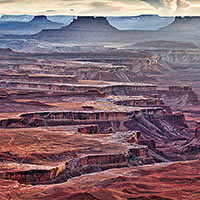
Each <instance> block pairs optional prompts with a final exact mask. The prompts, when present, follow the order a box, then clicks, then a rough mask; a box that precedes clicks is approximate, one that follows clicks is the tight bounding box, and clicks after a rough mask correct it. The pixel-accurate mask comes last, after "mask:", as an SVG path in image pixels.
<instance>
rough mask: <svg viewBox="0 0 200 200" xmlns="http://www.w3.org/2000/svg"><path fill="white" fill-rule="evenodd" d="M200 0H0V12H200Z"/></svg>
mask: <svg viewBox="0 0 200 200" xmlns="http://www.w3.org/2000/svg"><path fill="white" fill-rule="evenodd" d="M199 11H200V0H99V1H95V0H56V1H55V0H43V1H40V0H0V15H19V14H31V15H58V14H65V15H83V16H84V15H94V16H95V15H96V16H136V15H141V14H158V15H161V16H188V15H191V16H198V15H199Z"/></svg>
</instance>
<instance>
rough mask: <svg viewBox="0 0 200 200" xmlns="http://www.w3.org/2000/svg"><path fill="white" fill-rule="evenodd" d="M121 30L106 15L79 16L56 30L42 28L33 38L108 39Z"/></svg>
mask: <svg viewBox="0 0 200 200" xmlns="http://www.w3.org/2000/svg"><path fill="white" fill-rule="evenodd" d="M116 33H119V30H118V29H117V28H115V27H113V26H112V25H111V24H110V23H109V22H108V21H107V19H106V18H105V17H90V16H88V17H87V16H86V17H78V18H77V19H74V20H73V21H72V23H71V24H69V25H68V26H65V27H62V28H60V29H54V30H42V31H41V32H40V33H38V34H35V35H34V36H33V38H35V39H44V40H49V39H52V38H54V39H55V40H66V39H67V40H81V41H91V40H94V41H96V40H99V41H107V39H109V38H110V37H112V36H113V34H116Z"/></svg>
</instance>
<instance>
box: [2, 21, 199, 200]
mask: <svg viewBox="0 0 200 200" xmlns="http://www.w3.org/2000/svg"><path fill="white" fill-rule="evenodd" d="M42 18H43V20H47V18H46V17H42ZM36 19H37V17H36ZM36 19H35V18H34V19H33V20H36ZM40 20H41V19H40ZM182 20H183V19H182V18H176V19H175V21H174V22H173V23H172V24H170V25H168V26H167V27H165V28H162V29H159V30H154V31H153V32H155V33H156V34H157V33H159V34H160V33H162V32H163V31H166V30H167V31H171V32H173V27H174V26H175V27H176V26H177V27H179V26H180V27H179V29H182V28H184V27H183V26H181V25H179V24H182ZM183 21H186V22H187V23H190V22H191V21H192V22H195V23H197V22H196V19H194V18H186V19H185V20H183ZM188 21H189V22H188ZM23 23H28V22H23ZM177 24H178V25H177ZM97 25H98V29H95V27H97ZM170 27H171V28H170ZM167 31H166V32H167ZM122 32H123V34H122ZM122 32H121V30H118V29H117V28H116V27H114V26H112V25H111V24H109V22H108V21H107V20H106V19H105V18H104V17H77V19H74V20H73V22H72V23H71V24H70V25H69V26H65V27H62V28H58V29H52V30H42V31H41V32H40V33H37V34H34V35H20V36H19V35H18V36H16V35H5V36H3V37H2V38H1V40H2V41H3V42H5V40H8V41H10V42H11V43H10V44H12V42H13V41H14V40H15V39H16V38H17V40H18V41H20V40H21V39H22V38H23V40H32V42H33V41H34V42H33V43H32V44H33V45H34V43H35V42H36V41H37V42H36V43H37V44H38V43H39V42H41V48H40V50H38V49H37V45H36V51H35V50H34V51H24V48H22V49H20V50H19V51H17V50H16V46H15V45H14V46H13V47H14V48H1V49H0V146H1V149H0V191H1V194H0V199H72V200H80V199H83V200H90V199H91V200H102V199H105V200H110V199H113V200H117V199H123V200H133V199H145V200H149V199H152V200H153V199H161V200H162V199H163V200H167V199H168V200H175V199H199V198H200V192H199V187H198V185H199V159H200V145H199V144H200V101H199V95H200V89H199V84H200V81H199V78H198V77H199V75H200V70H199V49H198V45H199V43H198V42H197V43H195V44H194V42H193V39H192V40H186V41H184V42H183V41H178V42H174V41H173V38H172V40H171V41H166V40H161V39H160V38H158V40H152V38H151V37H150V40H149V41H147V42H145V41H142V42H141V40H137V37H138V36H139V35H140V34H141V32H140V31H138V32H137V31H131V32H130V31H122ZM142 32H143V31H142ZM132 33H137V34H135V35H133V34H132ZM145 34H147V33H146V32H145V31H144V34H143V35H140V37H142V38H143V37H144V36H145ZM148 34H150V35H151V34H152V33H148ZM166 34H167V33H166ZM184 34H186V35H187V33H186V32H185V33H184ZM125 35H128V36H129V38H128V37H127V38H126V36H125ZM114 36H117V37H115V38H114ZM121 37H122V38H123V40H121V39H120V38H121ZM130 37H131V38H134V40H135V41H137V43H136V45H133V44H132V40H130V41H129V45H127V42H126V41H125V40H129V39H130ZM187 37H188V35H187ZM5 38H6V39H5ZM55 38H56V39H55ZM66 38H67V39H68V40H69V41H70V42H69V43H70V45H69V46H67V47H66V48H65V47H63V46H60V44H61V43H62V41H64V40H66ZM96 38H98V40H97V43H98V45H96V44H93V46H91V43H92V42H93V41H95V40H96ZM17 40H16V41H17ZM73 40H76V43H77V44H78V46H77V44H76V43H74V44H72V43H73ZM114 40H115V41H114ZM118 40H119V41H118ZM16 41H15V42H16ZM55 43H57V44H56V46H54V45H55ZM83 43H84V44H83ZM99 43H101V44H99ZM44 44H45V45H46V44H48V45H47V46H46V47H45V45H44ZM116 44H117V45H116ZM119 44H120V45H119ZM43 45H44V46H43ZM25 46H26V45H25ZM26 48H27V46H26ZM29 48H30V49H32V46H29ZM55 49H56V50H55ZM58 49H59V50H58ZM63 49H64V50H63ZM54 50H55V51H54Z"/></svg>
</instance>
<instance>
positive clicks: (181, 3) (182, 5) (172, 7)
mask: <svg viewBox="0 0 200 200" xmlns="http://www.w3.org/2000/svg"><path fill="white" fill-rule="evenodd" d="M142 1H145V2H147V3H149V4H150V5H152V6H153V7H155V8H156V9H158V10H159V11H161V12H164V11H165V12H167V11H169V12H171V13H174V12H176V11H180V10H182V9H183V10H185V9H189V8H190V7H191V5H192V4H191V2H189V1H188V0H142Z"/></svg>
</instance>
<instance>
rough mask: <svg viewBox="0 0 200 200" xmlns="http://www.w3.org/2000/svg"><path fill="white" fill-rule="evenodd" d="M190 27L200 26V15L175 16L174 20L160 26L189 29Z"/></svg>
mask: <svg viewBox="0 0 200 200" xmlns="http://www.w3.org/2000/svg"><path fill="white" fill-rule="evenodd" d="M191 28H192V29H195V30H196V29H198V30H199V28H200V17H198V16H197V17H190V16H187V17H176V18H175V20H174V22H172V23H171V24H169V25H168V26H166V27H164V28H161V30H180V29H181V30H184V31H188V30H189V31H190V30H191Z"/></svg>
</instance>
